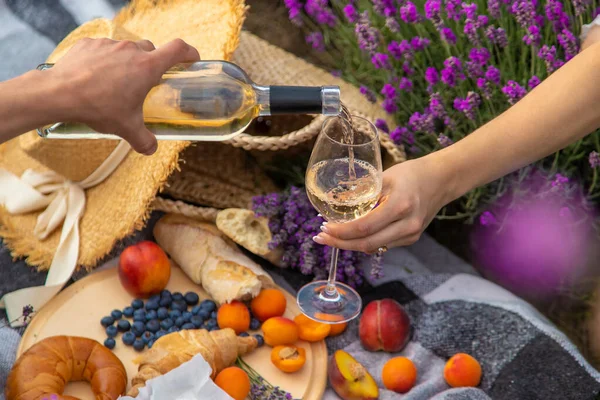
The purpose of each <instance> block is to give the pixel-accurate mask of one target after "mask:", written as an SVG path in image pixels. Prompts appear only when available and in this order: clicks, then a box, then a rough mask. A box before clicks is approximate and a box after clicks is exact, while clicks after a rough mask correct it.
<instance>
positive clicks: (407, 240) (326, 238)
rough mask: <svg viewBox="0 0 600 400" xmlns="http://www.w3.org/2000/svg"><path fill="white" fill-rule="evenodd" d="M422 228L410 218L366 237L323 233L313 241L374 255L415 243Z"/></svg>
mask: <svg viewBox="0 0 600 400" xmlns="http://www.w3.org/2000/svg"><path fill="white" fill-rule="evenodd" d="M422 227H423V223H422V222H420V220H418V219H416V218H410V219H403V220H399V221H395V222H392V223H391V224H388V225H387V226H385V227H384V228H382V229H381V230H378V231H375V232H374V233H373V234H372V235H368V236H366V237H361V238H352V239H342V238H340V237H335V236H332V235H330V234H327V233H325V232H323V233H320V234H318V235H317V236H316V237H315V238H313V240H314V241H315V242H317V243H319V244H323V245H327V246H331V247H337V248H339V249H344V250H354V251H361V252H363V253H375V252H377V250H378V249H379V248H380V247H383V246H387V247H388V248H391V247H395V246H406V245H409V244H413V243H415V242H416V241H417V240H418V238H419V235H420V234H421V231H422Z"/></svg>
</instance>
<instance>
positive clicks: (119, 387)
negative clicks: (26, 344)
mask: <svg viewBox="0 0 600 400" xmlns="http://www.w3.org/2000/svg"><path fill="white" fill-rule="evenodd" d="M82 380H84V381H88V382H90V384H91V387H92V391H93V392H94V395H95V397H96V400H115V399H117V398H118V397H119V396H120V395H122V394H123V393H124V392H125V389H126V387H127V373H126V372H125V367H124V366H123V363H122V362H121V360H119V359H118V358H117V356H115V355H114V354H113V353H112V351H110V350H109V349H107V348H106V347H104V346H103V345H101V344H100V343H98V342H97V341H95V340H92V339H88V338H83V337H76V336H51V337H48V338H46V339H44V340H42V341H40V342H38V343H36V344H34V345H33V346H31V348H30V349H28V350H27V351H26V352H25V353H23V354H22V355H21V356H20V357H19V359H18V360H17V362H16V363H15V365H14V366H13V368H12V370H11V371H10V374H9V375H8V380H7V384H6V388H5V389H4V394H5V395H6V400H42V399H45V398H51V397H50V396H52V395H55V396H57V398H58V399H60V400H77V399H76V398H74V397H71V396H62V393H63V391H64V389H65V386H66V384H67V383H68V382H74V381H82Z"/></svg>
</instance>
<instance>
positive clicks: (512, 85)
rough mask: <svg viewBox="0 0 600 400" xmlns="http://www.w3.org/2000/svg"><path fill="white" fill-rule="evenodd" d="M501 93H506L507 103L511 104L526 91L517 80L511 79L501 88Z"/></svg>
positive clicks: (519, 98)
mask: <svg viewBox="0 0 600 400" xmlns="http://www.w3.org/2000/svg"><path fill="white" fill-rule="evenodd" d="M502 93H504V94H505V95H506V97H507V99H508V103H509V104H511V105H513V104H516V103H517V102H518V101H519V100H521V99H522V98H523V97H524V96H525V95H526V94H527V91H526V90H525V89H524V88H523V87H522V86H521V85H519V84H518V83H517V82H515V81H512V80H511V81H508V83H507V84H506V86H504V87H503V88H502Z"/></svg>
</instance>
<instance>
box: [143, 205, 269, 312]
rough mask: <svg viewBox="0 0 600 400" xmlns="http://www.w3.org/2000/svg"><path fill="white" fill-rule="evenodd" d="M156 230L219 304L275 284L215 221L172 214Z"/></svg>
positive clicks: (167, 248) (250, 295) (247, 297)
mask: <svg viewBox="0 0 600 400" xmlns="http://www.w3.org/2000/svg"><path fill="white" fill-rule="evenodd" d="M153 233H154V238H155V240H156V242H157V243H158V244H159V245H160V246H161V247H162V249H163V250H164V251H165V252H166V253H167V254H169V256H170V257H171V258H172V259H173V261H175V263H177V264H178V265H179V266H180V267H181V269H182V270H183V271H184V272H185V273H186V275H187V276H188V277H189V278H190V279H191V280H192V281H193V282H194V283H196V284H198V285H202V287H203V288H204V290H205V291H206V292H207V293H208V295H209V296H210V297H211V298H212V299H213V300H214V301H215V302H216V303H217V304H219V305H221V304H224V303H229V302H231V301H233V300H240V301H244V300H250V299H252V298H254V297H255V296H257V295H258V293H259V292H260V290H261V289H262V288H264V287H271V286H274V282H273V280H272V279H271V277H270V276H269V275H268V274H267V273H266V272H265V271H264V270H263V269H262V268H261V267H260V266H259V265H258V264H256V263H255V262H254V261H252V260H251V259H250V258H248V257H246V256H245V255H244V254H243V253H242V252H241V251H240V250H239V249H238V248H237V246H236V245H235V243H234V242H232V241H231V240H230V239H229V238H227V237H226V236H225V235H224V234H223V233H222V232H221V231H219V230H218V229H217V227H216V226H215V225H213V224H210V223H206V222H199V221H196V220H193V219H190V218H187V217H184V216H181V215H175V214H168V215H166V216H164V217H162V218H161V219H160V220H159V221H158V222H157V223H156V225H155V226H154V231H153Z"/></svg>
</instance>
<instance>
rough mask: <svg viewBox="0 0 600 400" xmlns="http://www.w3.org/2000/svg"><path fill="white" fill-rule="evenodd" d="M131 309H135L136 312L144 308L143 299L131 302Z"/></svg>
mask: <svg viewBox="0 0 600 400" xmlns="http://www.w3.org/2000/svg"><path fill="white" fill-rule="evenodd" d="M131 307H133V308H134V309H135V310H138V309H140V308H142V307H144V301H143V300H142V299H135V300H133V301H132V302H131Z"/></svg>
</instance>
